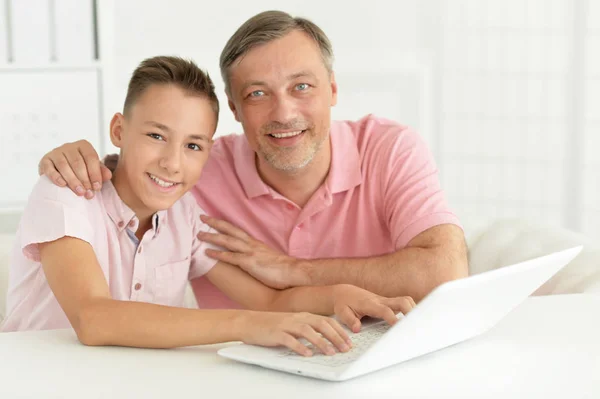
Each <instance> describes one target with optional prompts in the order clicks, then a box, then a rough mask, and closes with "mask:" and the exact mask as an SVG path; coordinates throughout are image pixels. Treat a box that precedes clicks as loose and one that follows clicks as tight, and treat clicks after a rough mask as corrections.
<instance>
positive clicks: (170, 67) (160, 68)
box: [123, 56, 219, 120]
mask: <svg viewBox="0 0 600 399" xmlns="http://www.w3.org/2000/svg"><path fill="white" fill-rule="evenodd" d="M155 84H172V85H176V86H177V87H179V88H181V89H182V90H184V91H185V92H187V93H188V94H190V95H193V96H199V97H205V98H206V99H208V100H209V101H210V103H211V105H212V107H213V109H214V111H215V115H216V118H217V120H218V119H219V100H218V98H217V95H216V94H215V85H214V84H213V82H212V80H211V79H210V76H208V73H206V72H204V71H203V70H202V69H200V68H198V66H197V65H196V64H195V63H194V62H193V61H191V60H186V59H183V58H180V57H171V56H158V57H152V58H148V59H145V60H144V61H142V62H141V63H140V65H139V66H138V67H137V68H136V69H135V71H133V75H132V76H131V79H130V80H129V86H128V88H127V96H126V97H125V105H124V106H123V114H124V115H127V114H128V113H129V112H130V109H131V107H132V106H133V104H135V102H136V101H137V100H138V98H139V97H140V96H141V95H142V94H143V93H144V91H146V89H148V87H150V86H152V85H155Z"/></svg>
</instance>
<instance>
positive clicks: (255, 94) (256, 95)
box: [248, 90, 265, 97]
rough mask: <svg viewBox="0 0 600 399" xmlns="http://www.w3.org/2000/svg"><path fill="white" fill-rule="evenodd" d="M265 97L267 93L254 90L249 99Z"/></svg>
mask: <svg viewBox="0 0 600 399" xmlns="http://www.w3.org/2000/svg"><path fill="white" fill-rule="evenodd" d="M264 95H265V92H264V91H262V90H254V91H253V92H251V93H250V94H249V95H248V97H262V96H264Z"/></svg>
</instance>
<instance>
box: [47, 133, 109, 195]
mask: <svg viewBox="0 0 600 399" xmlns="http://www.w3.org/2000/svg"><path fill="white" fill-rule="evenodd" d="M111 157H113V156H111ZM114 157H115V158H114V160H112V158H111V162H112V163H111V164H110V166H108V167H107V166H105V165H104V164H103V163H102V162H101V161H100V158H99V156H98V153H97V152H96V150H95V149H94V147H93V146H92V145H91V144H90V142H89V141H87V140H79V141H76V142H73V143H67V144H63V145H61V146H60V147H57V148H55V149H53V150H52V151H50V152H49V153H47V154H46V155H44V157H43V158H42V160H41V161H40V163H39V165H38V173H39V174H40V175H45V176H47V177H48V178H49V179H50V180H51V181H52V182H54V184H56V185H57V186H60V187H65V186H68V187H69V188H70V189H71V190H72V191H73V192H74V193H75V194H77V195H78V196H84V197H85V198H87V199H91V198H93V197H94V192H95V191H100V189H101V188H102V183H103V182H105V181H107V180H110V179H111V177H112V173H111V170H114V167H116V162H117V160H118V156H117V155H115V156H114ZM107 158H108V157H107ZM111 166H112V169H110V167H111Z"/></svg>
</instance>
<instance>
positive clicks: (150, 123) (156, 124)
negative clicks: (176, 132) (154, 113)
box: [144, 121, 212, 143]
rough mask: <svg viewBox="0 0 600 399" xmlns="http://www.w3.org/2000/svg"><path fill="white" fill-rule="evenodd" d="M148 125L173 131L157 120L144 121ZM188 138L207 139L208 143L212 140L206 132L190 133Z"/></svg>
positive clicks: (169, 131) (168, 131)
mask: <svg viewBox="0 0 600 399" xmlns="http://www.w3.org/2000/svg"><path fill="white" fill-rule="evenodd" d="M144 123H145V124H146V125H152V126H154V127H155V128H158V129H160V130H162V131H164V132H167V133H172V132H173V131H172V130H171V129H169V127H168V126H166V125H163V124H162V123H158V122H155V121H146V122H144ZM187 138H188V139H192V140H202V141H206V142H208V143H210V142H211V141H212V140H211V139H210V138H208V136H206V135H204V134H190V135H189V136H187Z"/></svg>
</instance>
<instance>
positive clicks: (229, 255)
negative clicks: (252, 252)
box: [205, 248, 249, 273]
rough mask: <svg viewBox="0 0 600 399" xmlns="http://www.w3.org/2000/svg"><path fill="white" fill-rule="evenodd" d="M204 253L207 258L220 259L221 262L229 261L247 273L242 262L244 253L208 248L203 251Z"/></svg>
mask: <svg viewBox="0 0 600 399" xmlns="http://www.w3.org/2000/svg"><path fill="white" fill-rule="evenodd" d="M205 253H206V255H207V256H208V257H209V258H212V259H216V260H220V261H222V262H226V263H230V264H232V265H235V266H238V267H240V268H241V269H242V270H244V271H246V272H248V273H249V271H248V270H247V268H246V267H245V266H246V264H245V262H244V258H245V257H246V256H245V255H244V254H240V253H236V252H229V251H217V250H216V249H212V248H208V249H207V250H206V251H205Z"/></svg>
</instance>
